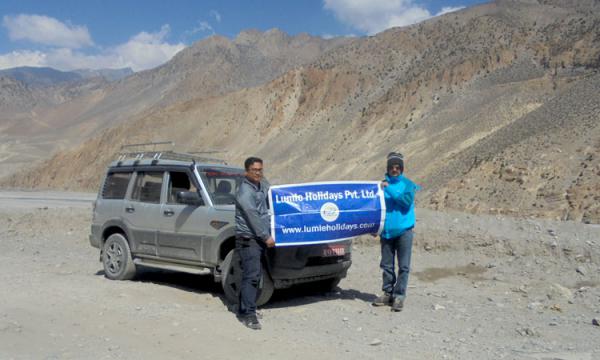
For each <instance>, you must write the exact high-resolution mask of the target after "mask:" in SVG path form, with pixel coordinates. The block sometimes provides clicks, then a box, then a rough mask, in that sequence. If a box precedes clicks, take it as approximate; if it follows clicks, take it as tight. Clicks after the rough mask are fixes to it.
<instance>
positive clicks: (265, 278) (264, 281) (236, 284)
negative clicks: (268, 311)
mask: <svg viewBox="0 0 600 360" xmlns="http://www.w3.org/2000/svg"><path fill="white" fill-rule="evenodd" d="M221 271H222V275H221V286H223V292H224V293H225V298H227V301H229V302H230V303H231V304H237V303H238V302H239V294H240V284H241V282H242V268H241V261H240V257H239V255H238V254H237V251H235V249H234V250H231V251H229V253H228V254H227V256H226V257H225V259H224V260H223V263H221ZM274 290H275V287H274V285H273V280H272V279H271V276H270V275H269V273H268V272H267V270H266V269H265V266H264V264H263V265H262V266H261V276H260V282H259V285H258V293H257V294H256V306H262V305H264V304H266V303H267V302H269V299H271V296H272V295H273V291H274Z"/></svg>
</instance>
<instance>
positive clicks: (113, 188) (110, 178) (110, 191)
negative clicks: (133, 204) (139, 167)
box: [102, 172, 131, 199]
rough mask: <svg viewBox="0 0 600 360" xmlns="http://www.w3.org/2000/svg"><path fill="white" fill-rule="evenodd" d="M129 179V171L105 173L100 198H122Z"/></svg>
mask: <svg viewBox="0 0 600 360" xmlns="http://www.w3.org/2000/svg"><path fill="white" fill-rule="evenodd" d="M129 179H131V173H130V172H116V173H109V174H108V175H106V180H104V187H103V188H102V198H103V199H124V198H125V193H126V192H127V185H129Z"/></svg>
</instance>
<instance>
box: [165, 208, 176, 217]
mask: <svg viewBox="0 0 600 360" xmlns="http://www.w3.org/2000/svg"><path fill="white" fill-rule="evenodd" d="M163 214H165V215H166V216H173V215H175V212H174V211H173V210H171V209H167V210H165V211H163Z"/></svg>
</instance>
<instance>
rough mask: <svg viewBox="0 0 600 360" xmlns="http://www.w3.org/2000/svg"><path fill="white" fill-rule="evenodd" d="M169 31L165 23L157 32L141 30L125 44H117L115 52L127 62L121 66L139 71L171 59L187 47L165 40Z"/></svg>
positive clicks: (123, 61)
mask: <svg viewBox="0 0 600 360" xmlns="http://www.w3.org/2000/svg"><path fill="white" fill-rule="evenodd" d="M169 31H170V27H169V25H163V26H162V28H161V30H160V31H159V32H157V33H147V32H141V33H139V34H137V35H135V36H134V37H132V38H131V39H130V40H129V41H128V42H126V43H125V44H122V45H119V46H117V47H116V48H115V49H114V50H113V52H114V54H115V55H116V56H117V57H118V58H119V59H122V63H123V64H125V66H119V67H131V68H132V69H133V70H134V71H139V70H145V69H149V68H153V67H155V66H158V65H160V64H162V63H164V62H166V61H168V60H170V59H171V58H172V57H173V56H174V55H175V54H176V53H178V52H179V51H180V50H182V49H183V48H185V45H184V44H183V43H178V44H169V43H167V42H165V37H166V36H167V35H168V33H169Z"/></svg>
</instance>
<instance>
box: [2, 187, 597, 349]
mask: <svg viewBox="0 0 600 360" xmlns="http://www.w3.org/2000/svg"><path fill="white" fill-rule="evenodd" d="M53 194H54V195H53V196H51V194H48V193H29V195H27V196H29V200H27V199H23V197H26V195H25V194H22V193H10V194H9V193H6V192H2V193H0V204H1V206H0V276H1V280H0V359H236V358H244V359H276V358H277V359H313V358H318V359H339V358H344V359H365V358H367V359H370V358H378V359H382V358H386V359H503V358H504V359H549V358H550V359H586V360H592V359H598V358H600V342H599V341H598V339H600V326H595V325H593V320H594V319H600V229H599V228H598V227H593V226H586V225H581V224H575V223H568V222H551V221H541V220H532V219H509V218H501V217H495V216H473V215H467V214H462V213H437V212H432V211H427V210H418V214H417V216H418V218H419V221H418V225H417V237H416V245H415V249H414V255H413V272H412V274H411V278H410V280H409V284H410V285H409V286H410V288H409V294H408V299H407V302H406V308H405V310H404V311H403V312H402V313H391V312H390V311H389V308H375V307H371V306H370V301H371V300H372V299H373V298H374V297H375V295H376V294H378V293H379V287H380V281H381V280H380V276H381V275H380V271H379V268H378V262H379V248H378V242H377V240H376V239H370V238H364V239H359V240H357V241H356V242H355V244H354V252H353V261H354V263H353V265H352V267H351V269H350V272H349V275H348V277H347V278H346V279H344V280H343V281H342V282H341V284H340V286H339V288H338V290H337V291H335V292H332V293H328V294H320V293H317V292H314V291H312V290H311V289H310V287H307V286H304V287H299V288H294V289H289V290H285V291H279V292H276V293H275V295H274V298H273V300H272V301H271V302H270V303H269V304H267V306H265V307H264V308H263V309H262V314H263V320H262V323H263V330H261V331H252V330H249V329H246V328H245V327H243V326H242V325H241V324H240V323H238V322H237V320H236V318H235V316H234V314H233V313H232V312H230V311H229V310H228V307H227V304H226V303H225V300H224V296H223V294H222V292H221V290H220V288H219V286H218V285H217V284H215V283H214V282H213V281H212V278H210V277H209V276H195V275H187V274H179V273H174V272H165V271H150V270H148V271H144V272H143V273H142V274H140V276H139V277H138V279H137V280H134V281H123V282H119V281H110V280H107V279H106V278H105V277H104V276H103V274H102V266H101V263H100V262H98V255H99V254H98V250H97V249H94V248H92V247H91V246H90V245H89V243H88V240H87V235H88V233H89V220H90V217H91V205H90V201H91V200H90V199H93V197H94V196H93V194H60V193H53ZM33 198H36V199H37V200H33ZM44 199H46V200H44ZM48 199H50V200H48Z"/></svg>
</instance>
